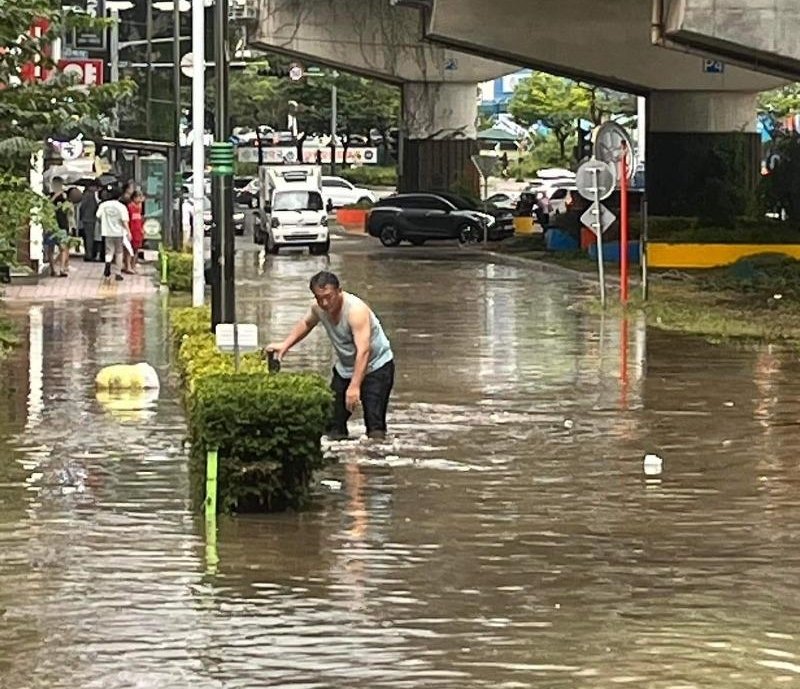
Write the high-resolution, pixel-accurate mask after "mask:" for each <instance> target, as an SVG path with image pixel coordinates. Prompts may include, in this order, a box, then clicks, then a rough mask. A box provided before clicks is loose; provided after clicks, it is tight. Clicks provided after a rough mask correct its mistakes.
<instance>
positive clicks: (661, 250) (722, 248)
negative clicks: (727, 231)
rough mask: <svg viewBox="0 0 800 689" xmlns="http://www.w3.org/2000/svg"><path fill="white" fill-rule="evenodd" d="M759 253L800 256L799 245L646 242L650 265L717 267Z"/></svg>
mask: <svg viewBox="0 0 800 689" xmlns="http://www.w3.org/2000/svg"><path fill="white" fill-rule="evenodd" d="M756 254H784V255H786V256H790V257H792V258H797V259H800V244H667V243H662V242H649V243H648V244H647V265H648V266H649V267H650V268H717V267H719V266H727V265H730V264H731V263H736V261H738V260H739V259H741V258H745V257H747V256H754V255H756Z"/></svg>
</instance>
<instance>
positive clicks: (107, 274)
mask: <svg viewBox="0 0 800 689" xmlns="http://www.w3.org/2000/svg"><path fill="white" fill-rule="evenodd" d="M121 195H122V192H121V190H120V189H119V188H118V187H112V188H110V189H108V190H107V193H106V196H107V200H105V201H103V203H101V204H100V206H99V208H98V209H97V220H98V221H99V222H100V228H101V232H102V235H103V239H104V240H105V244H106V255H105V260H106V265H105V268H104V270H103V277H104V278H105V279H106V280H110V279H111V272H112V271H111V266H112V265H113V266H114V267H115V268H116V269H117V273H116V275H115V276H114V279H115V280H122V275H121V274H120V272H119V271H120V267H119V261H120V260H121V257H122V254H123V252H124V250H125V249H124V242H125V241H126V240H127V241H128V242H130V228H129V226H128V223H129V220H130V218H129V216H128V209H127V208H126V207H125V205H124V204H123V203H122V202H120V200H119V199H120V196H121Z"/></svg>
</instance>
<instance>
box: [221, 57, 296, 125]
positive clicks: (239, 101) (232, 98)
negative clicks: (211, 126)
mask: <svg viewBox="0 0 800 689" xmlns="http://www.w3.org/2000/svg"><path fill="white" fill-rule="evenodd" d="M259 69H263V65H261V66H260V67H256V66H248V67H245V68H244V69H242V70H235V71H232V72H231V75H230V86H229V99H228V100H229V102H230V108H231V110H230V117H231V127H251V128H255V127H257V126H259V125H264V124H269V125H271V126H272V127H276V125H278V123H279V122H281V121H284V122H285V121H286V104H285V103H284V102H282V99H281V95H280V83H279V79H278V78H276V77H269V76H263V75H261V74H259V73H258V72H259ZM276 128H277V127H276Z"/></svg>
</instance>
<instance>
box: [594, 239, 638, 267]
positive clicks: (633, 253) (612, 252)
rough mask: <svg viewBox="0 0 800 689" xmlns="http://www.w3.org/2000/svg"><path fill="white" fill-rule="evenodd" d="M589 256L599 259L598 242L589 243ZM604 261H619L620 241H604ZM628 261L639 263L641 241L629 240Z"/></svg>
mask: <svg viewBox="0 0 800 689" xmlns="http://www.w3.org/2000/svg"><path fill="white" fill-rule="evenodd" d="M589 256H590V257H591V258H592V260H594V261H596V260H597V244H590V245H589ZM603 263H619V242H603ZM628 263H639V242H638V241H633V242H628Z"/></svg>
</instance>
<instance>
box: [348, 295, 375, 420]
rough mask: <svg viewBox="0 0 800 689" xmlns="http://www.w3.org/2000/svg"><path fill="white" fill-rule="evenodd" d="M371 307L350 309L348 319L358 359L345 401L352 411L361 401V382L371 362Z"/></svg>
mask: <svg viewBox="0 0 800 689" xmlns="http://www.w3.org/2000/svg"><path fill="white" fill-rule="evenodd" d="M369 313H370V312H369V309H368V308H367V307H366V306H363V307H359V308H354V309H351V310H350V314H349V316H348V320H349V322H350V329H351V330H352V331H353V342H354V344H355V346H356V361H355V365H354V366H353V377H352V379H351V380H350V385H349V386H348V388H347V393H346V397H345V403H346V405H347V408H348V409H350V411H352V410H353V409H355V407H356V406H357V405H358V403H359V402H360V401H361V383H363V382H364V376H366V375H367V364H368V363H369V348H370V336H371V334H372V333H371V329H370V318H369Z"/></svg>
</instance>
